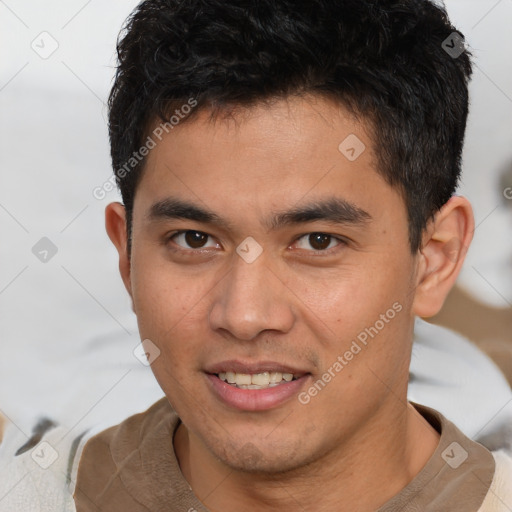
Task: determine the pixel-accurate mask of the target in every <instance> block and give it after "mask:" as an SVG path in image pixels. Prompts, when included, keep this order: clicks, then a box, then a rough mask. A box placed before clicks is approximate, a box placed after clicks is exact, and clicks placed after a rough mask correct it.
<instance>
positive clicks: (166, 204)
mask: <svg viewBox="0 0 512 512" xmlns="http://www.w3.org/2000/svg"><path fill="white" fill-rule="evenodd" d="M147 218H148V220H149V221H159V220H165V219H187V220H192V221H196V222H200V223H203V224H215V225H218V226H220V227H223V228H225V229H227V230H231V229H232V224H231V222H229V221H228V220H226V219H224V218H222V217H221V216H220V215H218V214H216V213H215V212H212V211H211V210H208V209H207V208H204V207H202V206H198V205H197V204H194V203H191V202H189V201H184V200H182V199H177V198H173V197H168V198H166V199H162V200H161V201H158V202H156V203H154V204H153V205H152V206H151V207H150V209H149V212H148V214H147ZM371 220H372V216H371V215H370V214H369V213H368V212H367V211H365V210H363V209H361V208H359V207H358V206H356V205H354V204H352V203H350V202H349V201H346V200H345V199H341V198H339V197H329V198H327V199H322V200H316V201H313V202H310V203H307V204H305V205H300V206H296V207H294V208H292V209H291V210H287V211H283V212H277V213H273V214H272V215H271V216H270V217H269V218H268V219H266V220H265V226H266V227H267V228H268V230H269V231H272V230H278V229H280V228H283V227H285V226H291V225H295V224H303V223H307V222H314V221H327V222H331V223H334V224H345V225H346V224H352V225H360V224H365V223H367V222H369V221H371Z"/></svg>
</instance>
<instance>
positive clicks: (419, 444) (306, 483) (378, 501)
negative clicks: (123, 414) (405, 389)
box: [174, 399, 439, 512]
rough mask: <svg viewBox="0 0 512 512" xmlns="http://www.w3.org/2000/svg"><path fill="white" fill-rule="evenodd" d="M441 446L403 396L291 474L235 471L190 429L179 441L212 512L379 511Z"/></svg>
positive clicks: (185, 469) (186, 467)
mask: <svg viewBox="0 0 512 512" xmlns="http://www.w3.org/2000/svg"><path fill="white" fill-rule="evenodd" d="M390 413H391V415H390ZM390 418H392V419H390ZM438 442H439V434H438V433H437V432H436V431H435V430H434V429H433V428H432V426H431V425H430V424H429V423H428V422H427V421H426V420H425V419H424V418H423V417H422V416H421V415H420V414H419V413H418V412H417V411H416V409H414V407H413V406H412V405H410V404H407V407H405V406H404V404H403V403H400V402H398V401H397V400H396V399H394V407H392V409H391V411H388V412H387V414H380V415H379V417H373V418H372V420H371V421H369V422H368V424H367V425H364V426H361V428H359V429H358V431H357V432H356V433H355V434H354V435H353V436H352V437H351V438H350V439H348V440H346V441H345V442H344V443H343V444H342V446H339V447H337V449H336V450H332V451H331V452H329V453H327V454H325V455H324V456H323V457H322V458H320V459H318V460H317V461H315V462H314V463H311V464H308V465H307V466H305V467H300V468H297V469H295V470H293V471H289V472H287V473H284V474H283V473H280V474H254V473H243V472H239V471H235V470H233V469H232V468H230V467H228V466H226V465H225V464H223V463H221V462H220V461H219V460H218V459H217V458H215V457H214V456H213V454H211V452H210V451H209V450H208V449H207V448H206V446H205V445H204V444H203V443H202V442H201V441H200V439H198V438H197V437H196V436H195V435H194V434H193V433H192V432H190V431H188V430H187V429H186V427H185V426H184V425H183V424H180V426H179V428H178V430H177V432H176V435H175V438H174V446H175V451H176V455H177V458H178V461H179V464H180V468H181V471H182V473H183V475H184V477H185V478H186V480H187V481H188V482H189V484H190V486H191V487H192V489H193V491H194V493H195V494H196V496H197V497H198V498H199V500H200V501H202V502H203V504H204V505H205V506H206V507H207V508H208V509H209V510H211V511H212V512H217V511H219V512H220V511H222V512H235V511H236V512H240V511H245V510H247V511H249V510H259V511H261V512H267V511H268V512H270V511H275V510H276V509H278V508H282V509H285V510H289V509H292V508H295V507H297V505H298V504H300V508H302V509H303V510H337V511H339V512H344V511H353V510H358V511H360V512H365V511H368V512H371V511H374V510H376V509H377V508H379V507H380V506H382V505H383V504H384V503H386V502H387V501H388V500H389V499H391V498H392V497H393V496H395V495H396V494H398V493H399V492H400V491H401V490H402V489H403V488H404V487H406V486H407V484H408V483H409V482H410V481H411V480H412V479H413V478H414V477H415V476H416V475H417V474H418V473H419V472H420V470H421V469H422V468H423V467H424V466H425V464H426V463H427V461H428V459H429V458H430V457H431V456H432V454H433V453H434V451H435V449H436V448H437V445H438Z"/></svg>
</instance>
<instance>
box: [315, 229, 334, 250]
mask: <svg viewBox="0 0 512 512" xmlns="http://www.w3.org/2000/svg"><path fill="white" fill-rule="evenodd" d="M331 238H332V237H331V236H330V235H326V234H325V233H311V234H310V235H309V243H310V244H311V247H313V249H315V250H317V251H321V250H323V249H327V247H329V244H330V242H331Z"/></svg>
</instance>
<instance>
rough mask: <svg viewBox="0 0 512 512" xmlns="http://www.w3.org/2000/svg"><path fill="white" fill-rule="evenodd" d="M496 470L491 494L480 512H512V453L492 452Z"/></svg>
mask: <svg viewBox="0 0 512 512" xmlns="http://www.w3.org/2000/svg"><path fill="white" fill-rule="evenodd" d="M492 454H493V457H494V460H495V461H496V470H495V472H494V478H493V480H492V483H491V486H490V488H489V492H488V493H487V496H486V497H485V500H484V502H483V503H482V506H481V507H480V509H479V510H478V512H509V511H510V510H512V453H510V452H509V451H506V450H498V451H494V452H492Z"/></svg>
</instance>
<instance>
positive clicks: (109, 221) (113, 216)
mask: <svg viewBox="0 0 512 512" xmlns="http://www.w3.org/2000/svg"><path fill="white" fill-rule="evenodd" d="M105 228H106V230H107V234H108V237H109V238H110V240H111V241H112V243H113V244H114V245H115V246H116V249H117V252H118V253H119V272H120V273H121V278H122V280H123V283H124V286H125V288H126V290H127V291H128V293H129V294H130V297H131V299H132V308H133V296H132V285H131V279H130V258H129V256H128V239H127V231H126V209H125V207H124V206H123V205H122V204H121V203H110V204H109V205H107V207H106V208H105Z"/></svg>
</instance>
